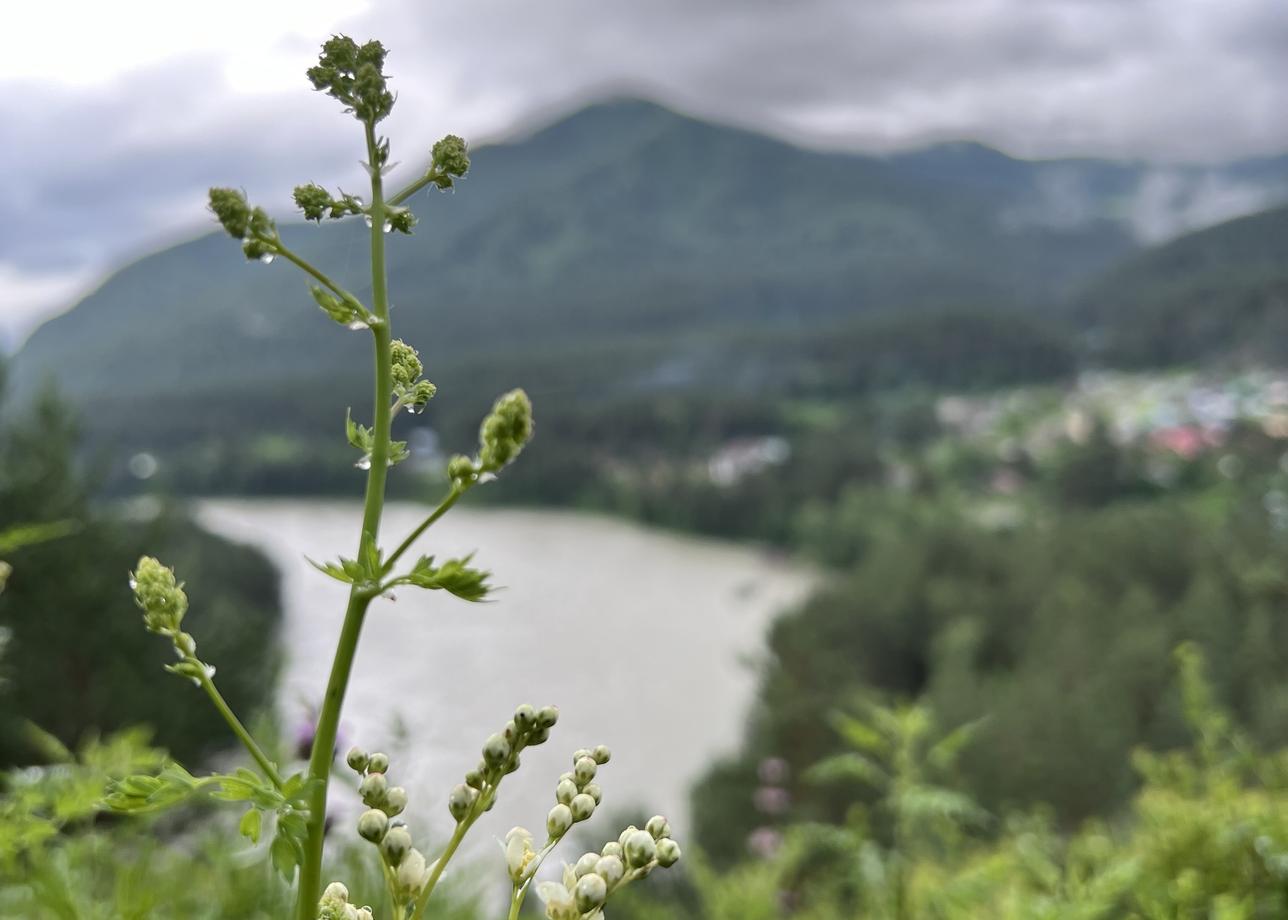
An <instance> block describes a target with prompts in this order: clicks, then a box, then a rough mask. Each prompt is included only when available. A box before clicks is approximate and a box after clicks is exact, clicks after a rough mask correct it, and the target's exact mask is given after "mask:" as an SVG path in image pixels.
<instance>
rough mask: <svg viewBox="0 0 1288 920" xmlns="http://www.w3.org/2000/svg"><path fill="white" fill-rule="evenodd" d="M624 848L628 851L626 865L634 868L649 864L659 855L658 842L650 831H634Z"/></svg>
mask: <svg viewBox="0 0 1288 920" xmlns="http://www.w3.org/2000/svg"><path fill="white" fill-rule="evenodd" d="M622 848H623V849H624V850H625V851H626V865H628V866H630V867H631V868H632V869H638V868H640V867H641V866H646V865H648V864H649V863H651V862H652V861H653V858H654V857H655V856H657V843H656V842H654V840H653V838H652V836H650V834H649V833H648V831H638V830H637V831H635V832H633V833H632V834H631V835H630V836H629V837H627V838H626V843H625V844H623V846H622Z"/></svg>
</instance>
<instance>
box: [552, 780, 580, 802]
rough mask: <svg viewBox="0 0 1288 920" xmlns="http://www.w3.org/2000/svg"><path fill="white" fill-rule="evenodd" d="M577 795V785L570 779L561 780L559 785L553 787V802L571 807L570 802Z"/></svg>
mask: <svg viewBox="0 0 1288 920" xmlns="http://www.w3.org/2000/svg"><path fill="white" fill-rule="evenodd" d="M576 795H577V784H576V783H574V782H573V781H572V780H570V779H561V780H560V781H559V785H558V786H555V801H556V802H562V803H563V804H564V805H571V804H572V800H573V799H574V798H575V797H576Z"/></svg>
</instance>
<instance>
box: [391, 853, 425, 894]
mask: <svg viewBox="0 0 1288 920" xmlns="http://www.w3.org/2000/svg"><path fill="white" fill-rule="evenodd" d="M397 878H398V887H399V888H400V889H401V890H402V891H403V892H405V893H406V894H407V895H408V896H411V897H415V896H416V895H418V894H420V892H421V889H422V888H424V887H425V882H426V881H427V880H428V869H427V868H426V867H425V857H424V856H423V855H422V854H421V852H420V850H417V849H415V848H413V849H411V850H409V851H408V852H407V855H406V856H404V857H403V860H402V862H401V863H399V864H398V876H397Z"/></svg>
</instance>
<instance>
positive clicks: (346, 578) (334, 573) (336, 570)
mask: <svg viewBox="0 0 1288 920" xmlns="http://www.w3.org/2000/svg"><path fill="white" fill-rule="evenodd" d="M304 558H305V560H306V561H307V562H308V564H309V565H311V566H313V568H315V569H317V570H318V571H319V572H321V573H322V574H323V575H330V576H331V577H332V578H334V579H335V580H336V581H342V582H344V583H345V584H346V585H351V584H353V576H352V575H350V574H349V573H348V572H347V571H345V568H344V565H343V562H344V560H343V559H342V560H340V563H341V564H337V563H334V562H314V561H313V560H312V559H309V557H308V556H305V557H304Z"/></svg>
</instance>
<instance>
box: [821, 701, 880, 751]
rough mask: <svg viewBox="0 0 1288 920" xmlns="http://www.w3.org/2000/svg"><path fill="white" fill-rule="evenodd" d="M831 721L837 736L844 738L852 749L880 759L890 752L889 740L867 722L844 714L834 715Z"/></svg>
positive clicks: (836, 713) (837, 713)
mask: <svg viewBox="0 0 1288 920" xmlns="http://www.w3.org/2000/svg"><path fill="white" fill-rule="evenodd" d="M830 721H831V723H832V727H833V728H835V729H836V732H837V734H839V735H840V736H841V737H842V738H844V739H845V741H846V743H847V744H849V745H850V747H853V748H856V749H858V750H860V751H863V752H864V753H866V754H873V755H875V756H878V757H880V756H882V755H884V754H886V753H888V752H889V750H890V741H889V739H887V738H885V737H884V736H883V735H882V734H881V733H880V732H879V731H877V730H876V729H875V728H873V727H872V726H870V725H868V724H867V723H866V722H862V721H860V720H858V719H856V718H854V717H853V716H850V715H846V714H845V713H843V712H835V713H833V714H832V716H831V719H830Z"/></svg>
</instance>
